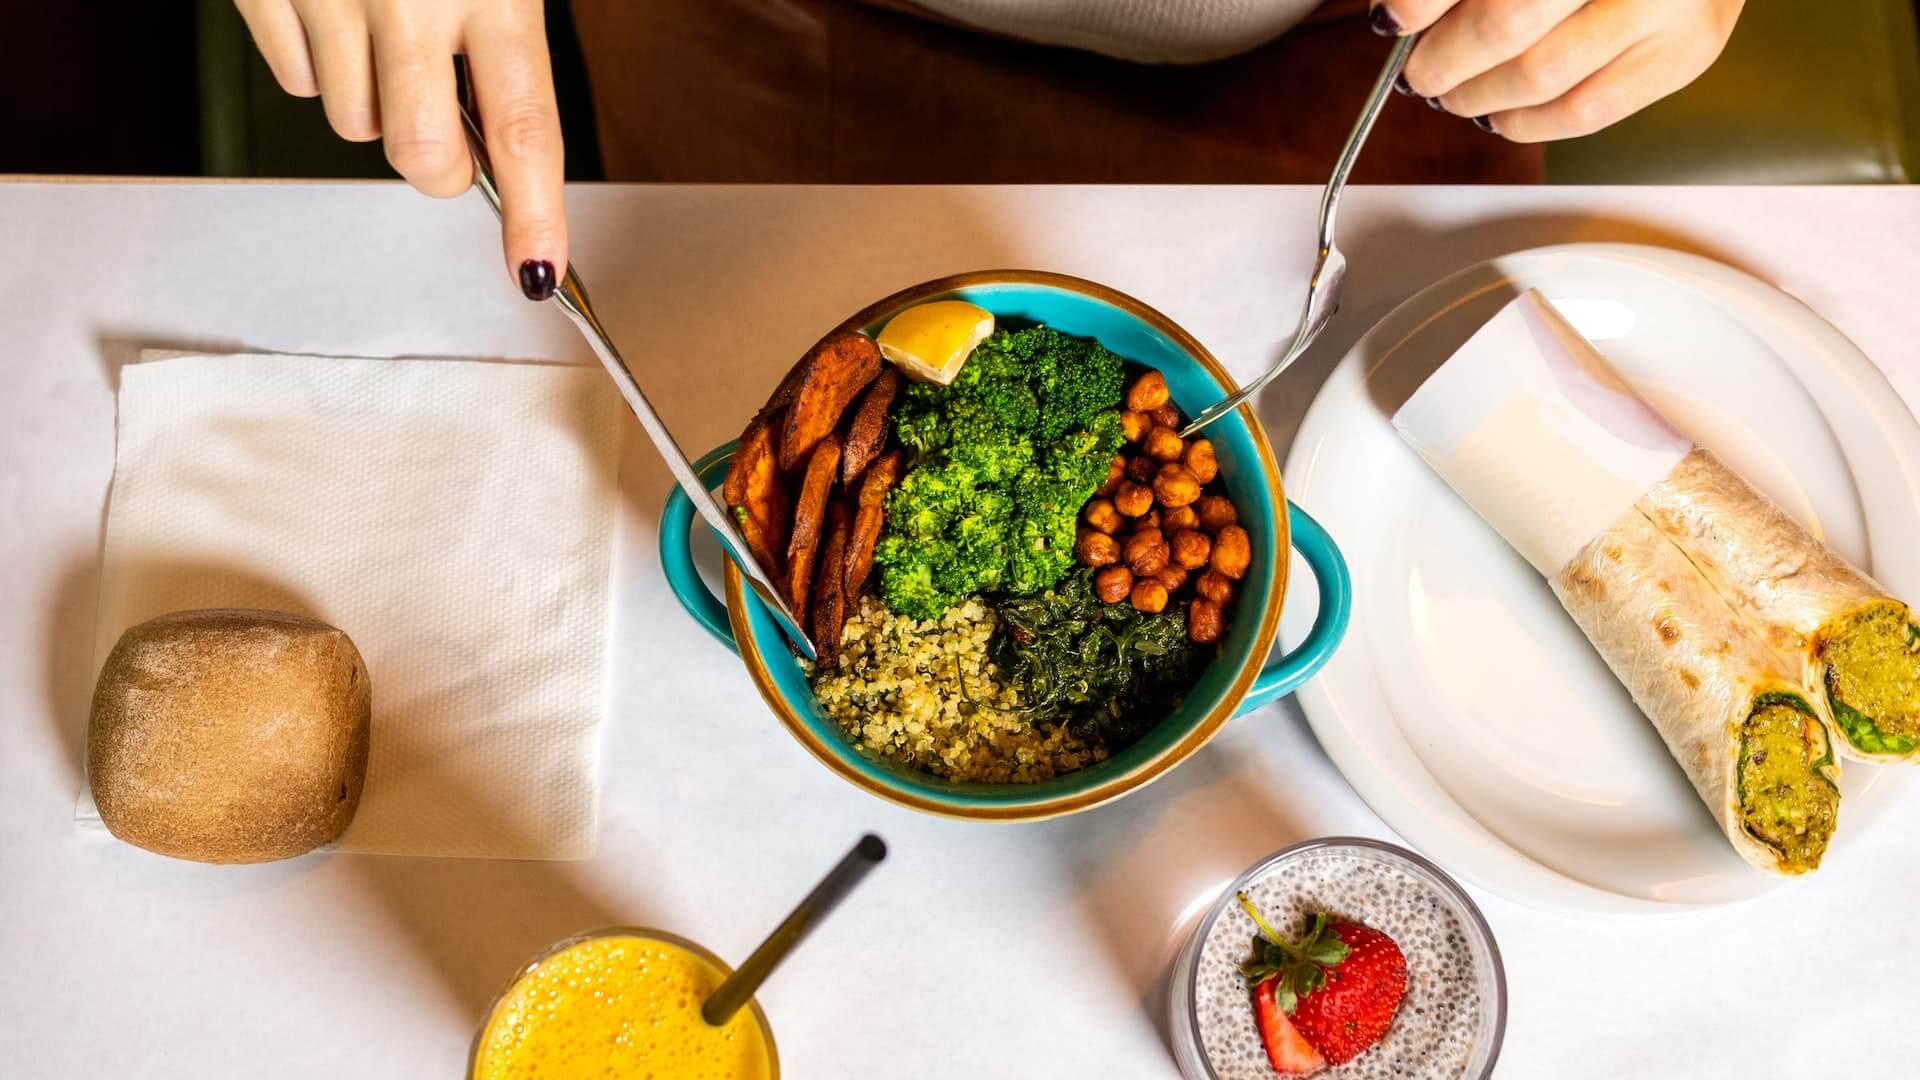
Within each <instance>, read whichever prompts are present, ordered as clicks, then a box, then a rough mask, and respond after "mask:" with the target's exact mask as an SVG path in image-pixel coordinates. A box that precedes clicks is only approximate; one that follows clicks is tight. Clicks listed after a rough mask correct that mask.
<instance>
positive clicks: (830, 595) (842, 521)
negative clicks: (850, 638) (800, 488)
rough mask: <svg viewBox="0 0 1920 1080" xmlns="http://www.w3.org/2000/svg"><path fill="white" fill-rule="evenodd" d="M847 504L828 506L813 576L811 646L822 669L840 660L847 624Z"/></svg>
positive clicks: (837, 502)
mask: <svg viewBox="0 0 1920 1080" xmlns="http://www.w3.org/2000/svg"><path fill="white" fill-rule="evenodd" d="M847 530H848V522H847V503H846V500H845V499H834V500H832V501H830V502H829V503H828V504H827V536H826V540H824V541H823V542H822V544H821V550H820V559H819V561H818V564H817V565H816V566H815V567H814V577H813V647H814V651H815V653H816V654H817V655H818V656H819V662H820V664H821V665H822V666H823V667H832V666H833V665H834V664H835V663H837V662H838V661H839V659H840V628H841V627H843V626H845V625H846V622H847V593H846V589H845V587H844V584H843V578H842V574H841V567H842V564H843V562H844V561H845V559H846V557H847Z"/></svg>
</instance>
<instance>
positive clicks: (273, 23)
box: [234, 0, 320, 98]
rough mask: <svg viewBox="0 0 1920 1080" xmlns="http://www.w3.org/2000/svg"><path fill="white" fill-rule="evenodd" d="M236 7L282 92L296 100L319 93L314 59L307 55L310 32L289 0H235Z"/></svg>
mask: <svg viewBox="0 0 1920 1080" xmlns="http://www.w3.org/2000/svg"><path fill="white" fill-rule="evenodd" d="M234 6H235V7H237V8H239V9H240V18H241V19H242V20H243V21H245V22H246V24H247V33H249V34H252V35H253V43H254V44H255V45H257V46H259V48H260V55H261V56H262V57H264V58H265V59H266V61H267V70H269V71H271V72H273V81H274V82H277V83H279V84H280V89H282V90H285V91H286V92H287V93H289V94H292V95H293V96H294V97H307V98H310V97H314V96H316V95H317V94H319V93H320V84H319V83H318V82H316V81H315V80H314V76H313V57H312V55H310V54H309V53H308V52H307V31H306V28H305V27H303V26H301V25H300V16H299V15H298V14H297V13H295V12H294V10H293V5H292V4H291V3H290V2H289V0H234Z"/></svg>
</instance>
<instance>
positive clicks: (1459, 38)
mask: <svg viewBox="0 0 1920 1080" xmlns="http://www.w3.org/2000/svg"><path fill="white" fill-rule="evenodd" d="M1743 2H1744V0H1377V2H1376V3H1375V4H1374V6H1373V12H1372V18H1373V27H1374V29H1375V30H1377V31H1379V32H1380V33H1382V34H1386V35H1389V36H1393V35H1401V34H1411V33H1414V32H1416V31H1425V32H1426V36H1425V37H1423V38H1421V40H1420V44H1419V46H1418V47H1416V48H1415V49H1414V50H1413V56H1412V57H1410V58H1409V59H1408V61H1407V70H1406V73H1405V74H1404V75H1403V76H1402V81H1401V84H1400V89H1401V90H1402V91H1403V92H1407V93H1412V94H1417V95H1419V96H1421V97H1424V98H1426V99H1427V103H1428V104H1430V105H1433V106H1434V107H1435V108H1444V109H1446V110H1447V111H1448V112H1451V113H1455V114H1458V115H1460V116H1467V117H1472V118H1473V122H1474V123H1476V124H1479V125H1480V126H1481V127H1482V128H1485V129H1486V130H1488V131H1492V132H1496V133H1498V134H1500V135H1504V136H1506V137H1507V138H1509V139H1512V140H1514V141H1516V142H1543V141H1546V140H1548V139H1567V138H1572V137H1574V136H1576V135H1586V134H1590V133H1592V132H1595V131H1598V130H1600V129H1601V128H1603V127H1606V126H1607V125H1609V124H1612V123H1614V122H1615V121H1618V120H1621V119H1624V118H1626V117H1628V116H1631V115H1633V114H1634V113H1636V112H1638V111H1640V110H1641V109H1644V108H1646V107H1647V106H1648V105H1651V104H1653V103H1654V102H1655V101H1658V100H1660V99H1661V98H1663V97H1666V96H1667V95H1668V94H1671V93H1673V92H1674V91H1675V90H1678V89H1680V88H1681V87H1683V86H1685V85H1687V84H1688V83H1690V82H1692V81H1693V80H1694V79H1695V78H1697V77H1698V76H1699V75H1700V73H1701V72H1703V71H1705V70H1707V67H1708V66H1709V65H1710V64H1712V63H1713V61H1714V59H1715V58H1716V57H1718V56H1719V55H1720V49H1721V48H1722V47H1723V46H1724V45H1726V43H1727V36H1728V35H1729V34H1731V33H1733V23H1734V20H1735V19H1736V18H1738V17H1739V15H1740V7H1741V4H1742V3H1743Z"/></svg>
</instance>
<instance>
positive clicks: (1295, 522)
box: [1235, 500, 1353, 715]
mask: <svg viewBox="0 0 1920 1080" xmlns="http://www.w3.org/2000/svg"><path fill="white" fill-rule="evenodd" d="M1287 532H1288V533H1289V534H1290V535H1291V536H1292V538H1293V549H1294V550H1295V551H1298V552H1299V553H1300V554H1301V556H1302V557H1303V558H1305V559H1306V560H1307V569H1309V570H1311V571H1313V580H1314V582H1315V583H1316V584H1317V585H1319V587H1320V610H1319V612H1318V613H1316V614H1315V615H1314V617H1313V629H1311V630H1309V631H1307V637H1306V640H1304V641H1302V642H1301V643H1300V644H1298V645H1295V646H1294V647H1293V650H1292V651H1291V652H1288V653H1287V654H1286V655H1284V656H1282V657H1280V658H1279V659H1278V660H1275V661H1274V662H1273V663H1271V664H1268V665H1267V666H1266V667H1264V668H1262V669H1261V670H1260V675H1259V677H1258V678H1256V679H1254V680H1253V688H1252V689H1251V690H1248V691H1247V696H1246V699H1245V700H1244V701H1242V702H1241V703H1240V708H1239V709H1238V710H1237V711H1236V713H1235V715H1239V713H1245V712H1251V711H1252V710H1254V709H1257V708H1259V707H1260V706H1262V705H1265V704H1266V703H1267V702H1269V701H1272V700H1274V699H1275V698H1278V697H1281V696H1283V695H1286V694H1291V693H1293V691H1294V690H1296V689H1297V688H1299V686H1300V684H1301V683H1303V682H1306V681H1307V680H1308V679H1310V678H1312V677H1313V676H1314V674H1315V673H1316V672H1318V671H1319V670H1320V669H1321V668H1323V667H1325V666H1326V663H1327V661H1328V660H1329V659H1331V658H1332V657H1333V651H1334V650H1335V649H1337V648H1339V647H1340V639H1341V638H1343V637H1346V636H1347V623H1348V622H1349V621H1350V620H1351V619H1352V617H1353V577H1352V575H1350V574H1349V573H1348V572H1347V560H1346V558H1345V557H1344V556H1342V555H1341V554H1340V548H1339V547H1338V546H1337V545H1336V544H1334V542H1333V537H1331V536H1328V535H1327V530H1326V529H1324V528H1322V527H1321V526H1320V523H1319V522H1317V521H1315V520H1313V518H1312V517H1310V516H1308V514H1307V512H1306V511H1305V510H1302V509H1300V508H1299V507H1298V506H1295V505H1294V504H1293V502H1292V501H1291V500H1289V501H1288V502H1287Z"/></svg>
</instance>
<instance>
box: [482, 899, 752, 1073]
mask: <svg viewBox="0 0 1920 1080" xmlns="http://www.w3.org/2000/svg"><path fill="white" fill-rule="evenodd" d="M609 937H633V938H643V939H646V940H650V941H659V942H664V943H665V944H668V945H672V946H675V947H677V948H681V949H685V950H687V951H688V952H690V953H692V954H694V955H695V956H698V957H699V958H700V959H702V960H704V961H706V962H707V963H709V964H711V965H713V967H714V969H715V970H717V971H719V972H720V974H721V976H722V977H723V978H724V977H726V976H728V975H732V974H733V965H731V964H729V963H727V962H726V961H725V960H722V959H721V958H720V957H719V955H718V954H716V953H715V952H714V951H713V950H712V949H709V948H707V947H706V946H705V945H702V944H700V943H699V942H697V941H693V940H690V939H688V938H684V937H681V936H680V935H679V934H676V933H674V932H673V931H671V930H662V929H660V928H658V927H654V926H603V927H601V928H599V929H597V930H583V931H581V932H580V933H577V934H573V935H571V936H568V937H564V938H561V939H560V940H559V941H556V942H554V943H553V944H551V945H549V946H547V947H546V948H544V949H542V950H540V952H538V953H536V954H534V956H533V957H532V958H531V959H529V960H528V961H527V962H526V963H524V964H522V965H520V966H519V967H518V968H516V969H514V972H513V974H512V975H511V976H510V977H508V979H507V981H506V983H505V984H503V985H502V986H501V987H500V989H499V990H498V991H496V992H495V993H494V995H493V998H492V999H491V1000H489V1001H488V1002H487V1008H486V1011H485V1012H483V1013H482V1014H481V1016H480V1025H479V1027H477V1028H475V1029H474V1033H473V1043H472V1045H471V1046H469V1047H468V1048H467V1073H466V1075H467V1077H468V1080H472V1078H473V1076H474V1072H475V1070H476V1069H477V1068H479V1065H480V1048H481V1046H482V1045H483V1044H484V1043H485V1041H486V1037H487V1029H488V1028H490V1027H492V1026H493V1017H494V1014H495V1013H497V1012H499V1011H500V1005H501V1003H502V1002H504V1001H506V999H507V997H508V995H510V994H512V993H513V990H514V988H515V987H517V986H519V985H520V980H522V979H524V978H526V977H527V976H528V975H531V974H532V973H533V972H534V970H535V969H536V968H538V967H539V966H540V965H541V964H544V963H546V962H547V961H548V960H551V959H553V958H554V957H556V956H558V955H560V954H561V953H563V952H566V951H567V950H568V949H571V948H573V947H574V946H575V945H582V944H585V943H586V942H589V941H596V940H598V939H600V938H609ZM747 1009H748V1011H750V1012H751V1013H752V1014H753V1022H754V1026H755V1027H757V1028H758V1029H759V1030H760V1037H761V1038H762V1039H764V1040H765V1041H766V1045H767V1080H780V1052H779V1049H778V1047H776V1046H775V1044H774V1040H773V1025H771V1024H769V1023H768V1022H767V1014H766V1013H765V1012H764V1011H763V1010H762V1009H761V1008H760V999H759V997H758V996H755V997H751V998H748V999H747Z"/></svg>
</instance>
